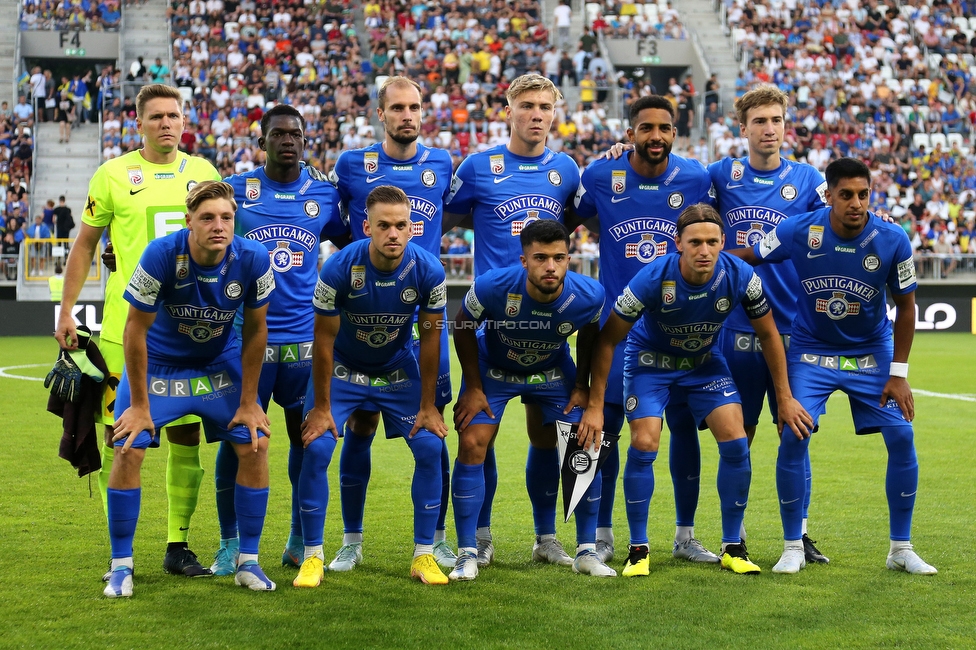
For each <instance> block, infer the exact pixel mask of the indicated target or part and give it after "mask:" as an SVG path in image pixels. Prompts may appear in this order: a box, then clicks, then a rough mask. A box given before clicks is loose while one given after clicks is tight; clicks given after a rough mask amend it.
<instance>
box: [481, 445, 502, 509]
mask: <svg viewBox="0 0 976 650" xmlns="http://www.w3.org/2000/svg"><path fill="white" fill-rule="evenodd" d="M482 467H484V472H485V498H484V501H483V502H482V504H481V512H479V513H478V528H488V527H489V526H491V506H492V504H493V503H494V502H495V490H497V489H498V465H496V464H495V448H494V447H489V448H488V451H487V452H486V453H485V462H484V463H483V464H482Z"/></svg>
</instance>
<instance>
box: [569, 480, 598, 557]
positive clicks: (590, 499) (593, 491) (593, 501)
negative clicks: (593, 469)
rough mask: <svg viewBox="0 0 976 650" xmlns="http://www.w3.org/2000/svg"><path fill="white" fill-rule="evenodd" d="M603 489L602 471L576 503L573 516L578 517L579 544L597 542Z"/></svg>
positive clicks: (577, 538) (577, 532) (577, 539)
mask: <svg viewBox="0 0 976 650" xmlns="http://www.w3.org/2000/svg"><path fill="white" fill-rule="evenodd" d="M602 490H603V477H602V476H600V472H597V473H596V476H594V477H593V482H592V483H591V484H590V488H589V489H588V490H587V491H586V494H584V495H583V498H582V499H580V501H579V503H578V504H576V509H575V510H574V511H573V517H575V518H576V543H577V544H596V521H597V515H598V513H599V512H600V501H601V500H602V497H601V492H602Z"/></svg>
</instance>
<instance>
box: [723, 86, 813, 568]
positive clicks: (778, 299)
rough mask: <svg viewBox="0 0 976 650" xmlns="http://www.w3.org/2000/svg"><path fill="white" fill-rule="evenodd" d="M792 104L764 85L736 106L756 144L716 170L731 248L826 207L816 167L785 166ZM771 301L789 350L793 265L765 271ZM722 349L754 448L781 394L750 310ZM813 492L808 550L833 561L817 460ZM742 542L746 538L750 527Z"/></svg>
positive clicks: (740, 313)
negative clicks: (823, 545) (763, 418)
mask: <svg viewBox="0 0 976 650" xmlns="http://www.w3.org/2000/svg"><path fill="white" fill-rule="evenodd" d="M787 101H788V98H787V96H786V94H784V93H783V92H782V91H781V90H779V89H778V88H776V87H774V86H768V85H764V86H759V87H757V88H754V89H753V90H750V91H749V92H747V93H746V94H745V95H743V96H742V97H740V98H739V99H738V100H736V102H735V109H736V113H737V114H738V118H739V123H740V124H741V125H742V132H743V133H744V134H745V136H746V139H747V140H748V142H749V156H748V157H747V158H725V159H724V160H720V161H717V162H714V163H712V164H711V165H709V166H708V173H709V175H710V176H711V178H712V187H713V188H714V192H715V196H716V200H717V201H718V210H719V214H721V215H722V219H723V220H724V221H725V228H726V232H727V234H728V236H727V237H726V240H725V246H726V249H728V250H736V249H741V248H751V247H752V246H753V245H755V244H756V243H757V242H758V241H759V240H761V239H762V237H763V236H764V235H765V234H766V233H768V232H769V231H771V230H772V229H773V228H775V227H776V226H777V225H779V224H780V223H781V222H782V221H783V220H784V219H786V218H788V217H790V216H791V215H795V214H800V213H803V212H808V211H810V210H815V209H817V208H820V207H823V204H824V190H825V189H826V184H825V183H824V180H823V176H821V174H820V172H818V171H817V170H816V168H814V167H812V166H811V165H807V164H805V163H797V162H793V161H791V160H784V159H783V158H782V157H781V156H780V153H779V152H780V146H781V145H782V144H783V134H784V130H785V128H786V107H787ZM756 273H757V274H758V275H759V277H760V278H761V279H762V281H763V287H764V289H765V290H766V297H767V299H768V300H769V302H770V306H771V307H772V308H773V317H774V318H775V319H776V327H777V329H778V330H779V332H780V334H782V335H783V342H784V345H785V347H786V348H787V349H789V346H790V335H791V333H792V331H793V317H794V316H795V314H796V299H797V295H796V286H797V280H796V271H795V270H794V269H793V264H792V263H791V262H790V261H788V260H787V261H785V262H783V263H782V264H777V265H775V266H769V267H759V268H758V269H756ZM720 337H721V338H720V341H719V345H720V346H721V347H722V353H723V354H724V355H725V358H726V359H727V360H728V362H729V369H730V370H731V371H732V378H733V379H734V380H735V385H736V386H737V387H738V388H739V391H740V393H741V395H742V414H743V418H744V420H745V426H746V435H747V436H748V437H749V444H752V439H753V437H754V436H755V435H756V425H758V424H759V415H760V413H761V412H762V405H763V397H764V396H768V398H767V399H768V401H769V410H770V413H771V414H772V416H773V422H776V421H777V413H776V393H775V387H774V385H773V380H772V377H771V375H770V373H769V370H768V368H767V367H766V361H765V359H764V357H763V355H762V352H761V350H760V345H759V342H758V340H757V338H756V335H755V333H754V332H753V330H752V326H751V325H750V321H749V318H748V317H747V315H746V313H745V311H744V310H742V309H735V310H734V311H733V312H732V313H731V314H730V315H729V318H728V320H727V321H726V322H725V329H724V330H723V331H722V333H721V335H720ZM804 463H805V464H806V467H807V470H806V472H807V479H806V481H807V482H806V485H807V491H806V493H805V494H804V497H803V547H804V551H805V553H806V558H807V561H809V562H821V563H827V562H829V561H830V560H829V559H828V558H827V557H826V556H824V555H823V554H822V553H821V552H820V551H819V550H818V549H817V547H816V546H815V543H816V542H815V541H814V540H812V539H810V537H809V536H807V509H808V507H809V505H810V486H811V478H810V477H811V473H810V459H809V457H807V458H806V459H805V460H804ZM740 532H741V533H742V536H743V537H745V529H744V528H743V530H742V531H740Z"/></svg>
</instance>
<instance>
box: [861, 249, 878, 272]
mask: <svg viewBox="0 0 976 650" xmlns="http://www.w3.org/2000/svg"><path fill="white" fill-rule="evenodd" d="M861 266H863V267H864V270H865V271H869V272H871V273H873V272H874V271H877V270H878V269H879V268H881V258H880V257H878V256H877V255H875V254H874V253H871V254H870V255H867V256H866V257H865V258H864V261H862V262H861Z"/></svg>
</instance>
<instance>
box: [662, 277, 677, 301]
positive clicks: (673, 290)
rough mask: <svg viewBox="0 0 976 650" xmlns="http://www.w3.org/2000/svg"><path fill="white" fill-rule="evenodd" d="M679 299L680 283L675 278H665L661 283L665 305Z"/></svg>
mask: <svg viewBox="0 0 976 650" xmlns="http://www.w3.org/2000/svg"><path fill="white" fill-rule="evenodd" d="M677 299H678V284H677V283H676V282H675V281H674V280H665V281H664V282H662V283H661V301H662V302H663V303H664V304H665V305H673V304H674V301H675V300H677Z"/></svg>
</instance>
